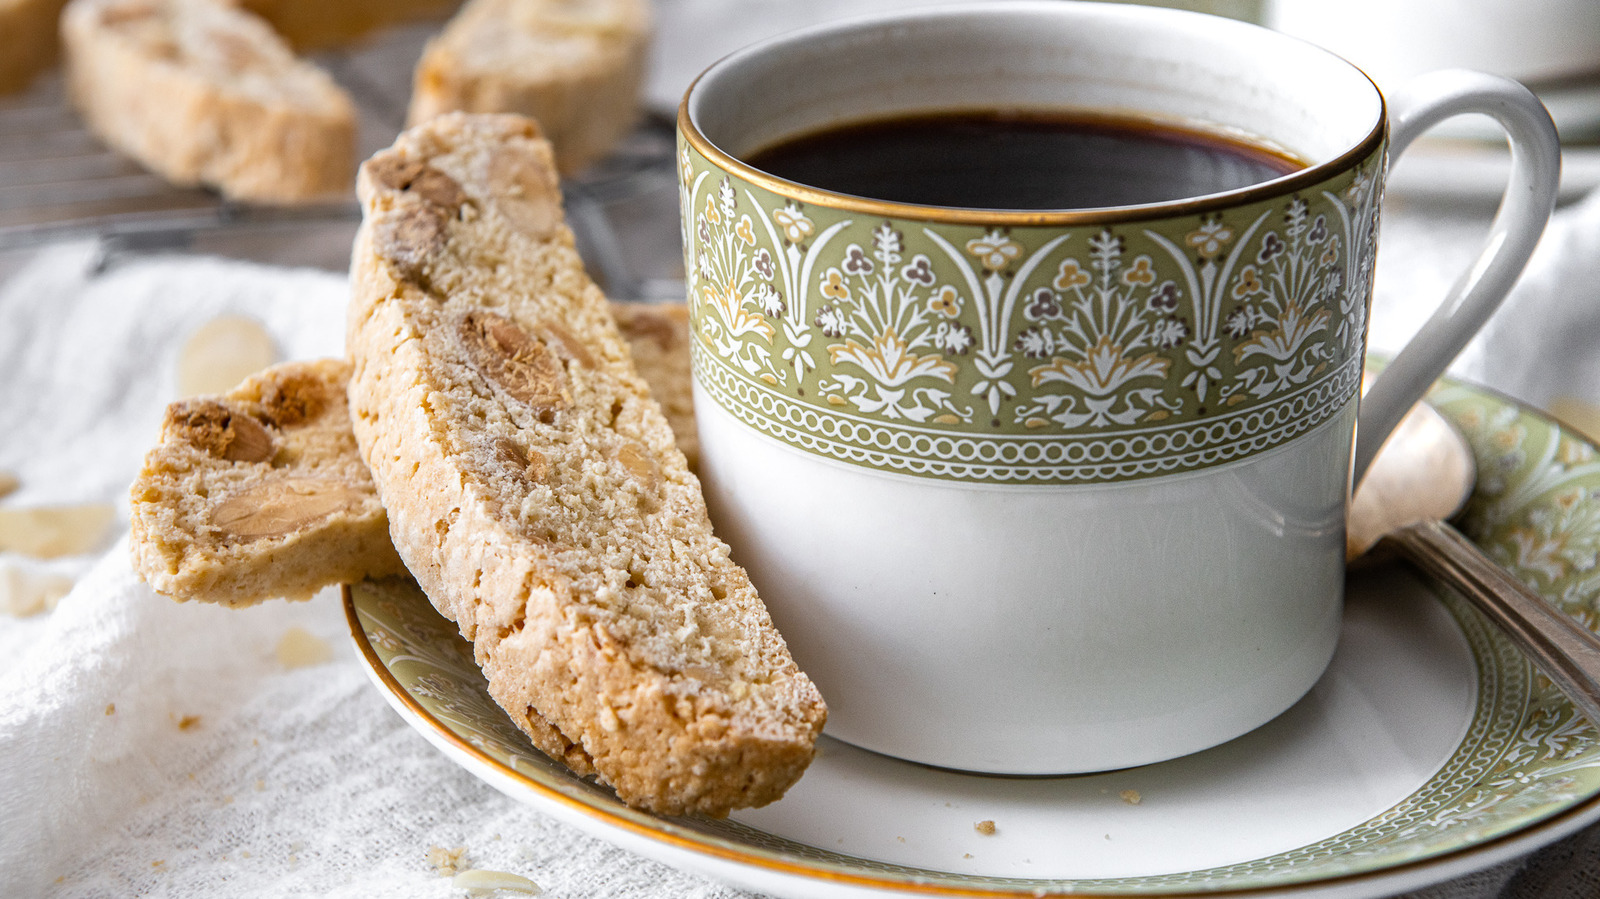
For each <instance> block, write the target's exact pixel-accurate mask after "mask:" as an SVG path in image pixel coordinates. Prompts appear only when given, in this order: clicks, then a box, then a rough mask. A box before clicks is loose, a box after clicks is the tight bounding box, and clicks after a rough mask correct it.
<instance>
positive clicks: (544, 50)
mask: <svg viewBox="0 0 1600 899" xmlns="http://www.w3.org/2000/svg"><path fill="white" fill-rule="evenodd" d="M650 28H651V15H650V7H649V4H648V2H646V0H469V2H468V3H467V4H466V5H465V6H463V7H462V9H461V11H460V12H459V13H457V14H456V16H455V18H454V19H452V20H451V21H450V23H449V24H448V25H447V26H445V29H444V31H443V33H441V34H440V35H439V36H438V37H437V38H435V39H434V40H433V41H431V42H430V43H429V44H428V48H427V50H425V51H424V52H423V55H422V59H421V61H420V62H418V63H417V70H416V76H415V80H414V82H413V85H412V94H411V112H410V117H409V118H410V122H411V124H417V123H419V122H424V121H427V120H428V119H431V118H433V117H434V116H437V115H439V114H441V113H446V112H513V113H519V114H521V115H525V116H528V117H530V118H533V119H535V120H537V121H538V123H539V129H540V131H541V132H542V133H543V134H544V136H545V139H547V140H549V141H550V143H551V144H552V145H554V147H555V151H556V165H557V167H558V168H559V169H560V171H561V172H562V174H572V173H574V172H577V171H579V170H581V169H583V168H584V167H585V166H587V165H588V164H590V163H591V162H594V161H595V160H597V159H599V158H600V157H602V156H604V155H605V154H606V153H607V152H608V151H609V150H610V149H611V148H612V147H613V146H615V145H616V143H617V142H618V141H619V140H621V139H622V137H623V136H624V135H626V134H627V133H628V132H629V131H630V130H631V129H632V128H633V126H634V124H635V122H636V120H637V118H638V114H639V94H640V90H641V85H642V82H643V80H644V75H645V63H646V56H647V53H648V48H649V40H650Z"/></svg>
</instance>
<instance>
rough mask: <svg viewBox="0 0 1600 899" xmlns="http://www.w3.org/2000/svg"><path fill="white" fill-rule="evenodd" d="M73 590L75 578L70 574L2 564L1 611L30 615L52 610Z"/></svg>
mask: <svg viewBox="0 0 1600 899" xmlns="http://www.w3.org/2000/svg"><path fill="white" fill-rule="evenodd" d="M71 591H72V578H70V577H67V576H66V575H63V574H52V573H49V572H34V571H24V570H23V569H21V568H18V567H17V566H15V565H0V614H5V615H10V616H12V617H15V618H26V617H28V616H29V615H37V614H39V613H40V612H48V611H50V610H51V609H54V608H55V607H56V603H57V602H59V601H60V600H61V597H63V596H66V595H67V594H68V593H69V592H71Z"/></svg>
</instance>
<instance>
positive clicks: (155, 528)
mask: <svg viewBox="0 0 1600 899" xmlns="http://www.w3.org/2000/svg"><path fill="white" fill-rule="evenodd" d="M349 376H350V366H349V364H348V363H347V362H345V361H343V360H335V359H325V360H321V361H316V362H287V363H283V364H280V365H276V366H273V367H271V368H268V369H266V370H264V371H262V372H261V373H260V374H257V375H255V376H254V377H251V378H249V379H247V380H246V381H245V382H244V383H243V384H240V385H239V386H238V387H237V388H235V389H234V390H232V391H230V392H229V393H227V394H226V395H224V396H217V397H198V398H195V399H189V400H183V401H180V402H177V403H173V404H172V405H171V406H169V407H168V408H167V414H166V418H165V420H164V421H163V422H162V426H161V441H160V444H159V445H158V446H156V447H155V448H154V449H153V450H151V451H150V452H149V453H148V454H147V455H146V457H145V462H144V467H143V468H142V470H141V471H140V472H139V475H138V477H137V478H136V479H135V481H134V484H133V488H132V489H131V491H130V493H129V500H130V515H131V518H132V522H131V525H132V534H131V537H130V545H131V552H132V556H133V563H134V569H135V570H136V571H137V572H138V573H139V575H140V576H141V577H143V578H144V580H145V581H147V582H148V583H149V584H150V585H151V586H152V587H154V588H155V589H156V590H157V591H158V592H160V593H163V594H166V595H168V596H171V597H173V598H176V599H180V600H199V601H202V602H213V603H220V604H222V605H227V606H245V605H252V604H254V603H257V602H260V601H262V600H264V599H271V598H274V597H285V598H289V599H306V598H308V597H310V596H311V595H312V594H313V593H315V592H317V591H318V590H320V589H322V588H323V587H325V586H327V585H328V584H337V583H346V582H350V581H357V580H362V579H364V578H369V577H372V578H379V577H389V576H395V575H401V574H404V573H405V567H404V565H402V564H401V562H400V557H399V556H397V555H396V554H395V551H394V547H393V545H392V544H391V543H390V542H389V533H388V519H387V517H386V516H385V515H384V511H383V505H382V504H381V503H379V502H378V495H377V491H376V490H375V489H374V488H373V486H372V478H371V476H370V475H369V474H368V473H367V467H366V465H365V464H364V463H363V462H362V461H361V456H360V454H359V453H358V452H357V451H356V444H355V437H354V435H353V434H351V432H350V415H349V411H348V407H347V404H346V399H345V385H346V384H347V382H348V380H349Z"/></svg>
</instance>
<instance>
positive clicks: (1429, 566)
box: [1384, 521, 1600, 726]
mask: <svg viewBox="0 0 1600 899" xmlns="http://www.w3.org/2000/svg"><path fill="white" fill-rule="evenodd" d="M1384 540H1385V541H1386V542H1388V543H1390V544H1391V545H1392V546H1394V548H1396V549H1398V550H1399V551H1400V552H1401V553H1403V554H1404V555H1405V556H1406V558H1408V559H1410V560H1411V562H1412V563H1413V564H1415V565H1416V566H1417V567H1418V568H1420V569H1422V570H1423V571H1425V572H1427V573H1428V574H1431V575H1433V576H1435V577H1437V578H1439V579H1440V580H1442V581H1444V582H1445V583H1446V584H1449V585H1450V586H1452V587H1454V588H1456V589H1457V590H1459V591H1460V592H1461V594H1462V595H1463V596H1465V597H1466V598H1467V599H1468V600H1469V601H1470V602H1471V603H1472V604H1473V605H1474V606H1476V607H1477V608H1478V610H1479V611H1481V612H1483V613H1484V614H1485V615H1487V616H1488V617H1489V619H1490V620H1492V621H1493V622H1494V623H1495V624H1497V625H1499V626H1500V628H1501V629H1502V630H1503V631H1504V632H1505V634H1506V635H1507V636H1508V637H1510V638H1511V640H1512V642H1513V643H1515V644H1517V646H1518V647H1519V648H1521V649H1522V651H1523V652H1525V653H1526V654H1527V655H1528V658H1529V659H1530V660H1532V662H1533V664H1534V666H1535V667H1537V668H1538V669H1539V670H1540V671H1542V672H1544V674H1545V676H1546V677H1548V678H1550V680H1551V681H1552V682H1553V683H1554V684H1555V685H1556V686H1558V687H1560V688H1561V690H1562V691H1563V692H1564V693H1566V694H1567V698H1568V699H1571V700H1572V703H1573V705H1575V706H1577V707H1578V709H1579V711H1581V712H1583V714H1584V715H1585V717H1587V718H1588V719H1589V720H1590V721H1591V722H1593V723H1594V724H1595V725H1596V726H1600V637H1596V636H1595V635H1594V633H1593V632H1591V631H1589V630H1588V629H1586V628H1584V627H1583V626H1582V625H1580V624H1578V623H1577V622H1576V621H1574V620H1572V619H1571V618H1570V617H1568V616H1567V615H1566V613H1564V612H1562V611H1561V610H1559V609H1557V608H1555V607H1554V606H1552V605H1551V604H1550V603H1549V602H1548V601H1547V600H1545V599H1544V598H1542V597H1540V596H1539V595H1538V594H1536V593H1534V592H1533V591H1532V590H1529V589H1528V588H1527V587H1526V586H1525V585H1523V583H1522V582H1521V581H1519V580H1517V579H1516V578H1514V577H1512V576H1511V573H1510V572H1508V571H1506V570H1505V569H1504V568H1502V567H1500V566H1499V565H1498V564H1496V563H1495V562H1494V561H1493V560H1491V559H1490V558H1489V557H1488V556H1486V555H1484V554H1483V551H1482V550H1480V549H1478V547H1477V546H1476V545H1475V544H1473V543H1472V541H1470V540H1468V539H1467V538H1466V537H1464V536H1462V535H1461V532H1460V531H1457V530H1456V529H1455V528H1453V527H1451V526H1450V525H1448V524H1445V523H1443V522H1440V521H1420V522H1417V523H1416V524H1410V525H1406V526H1405V527H1402V528H1398V529H1396V530H1395V531H1393V532H1391V533H1390V534H1389V535H1388V536H1387V537H1385V538H1384Z"/></svg>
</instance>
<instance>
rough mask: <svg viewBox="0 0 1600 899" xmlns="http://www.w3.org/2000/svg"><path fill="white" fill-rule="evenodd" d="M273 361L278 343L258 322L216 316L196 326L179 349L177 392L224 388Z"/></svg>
mask: <svg viewBox="0 0 1600 899" xmlns="http://www.w3.org/2000/svg"><path fill="white" fill-rule="evenodd" d="M276 361H278V348H277V345H276V344H275V343H274V342H273V340H272V335H271V334H268V333H267V329H266V328H264V327H262V325H261V323H260V322H258V321H256V320H255V319H253V318H248V317H246V316H242V315H221V316H218V317H216V318H214V319H212V320H211V321H209V322H206V323H205V324H203V325H201V326H200V327H199V328H197V329H196V330H195V332H194V333H193V334H191V335H190V336H189V339H188V340H187V341H186V342H185V343H184V345H183V349H181V350H179V351H178V395H179V396H198V395H200V394H208V393H223V392H226V391H228V390H231V389H233V387H234V385H236V384H238V383H239V382H240V381H243V380H244V379H245V378H247V377H249V376H250V375H252V374H255V373H256V372H258V371H260V370H261V369H263V368H266V367H267V366H269V365H271V364H272V363H274V362H276Z"/></svg>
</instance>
